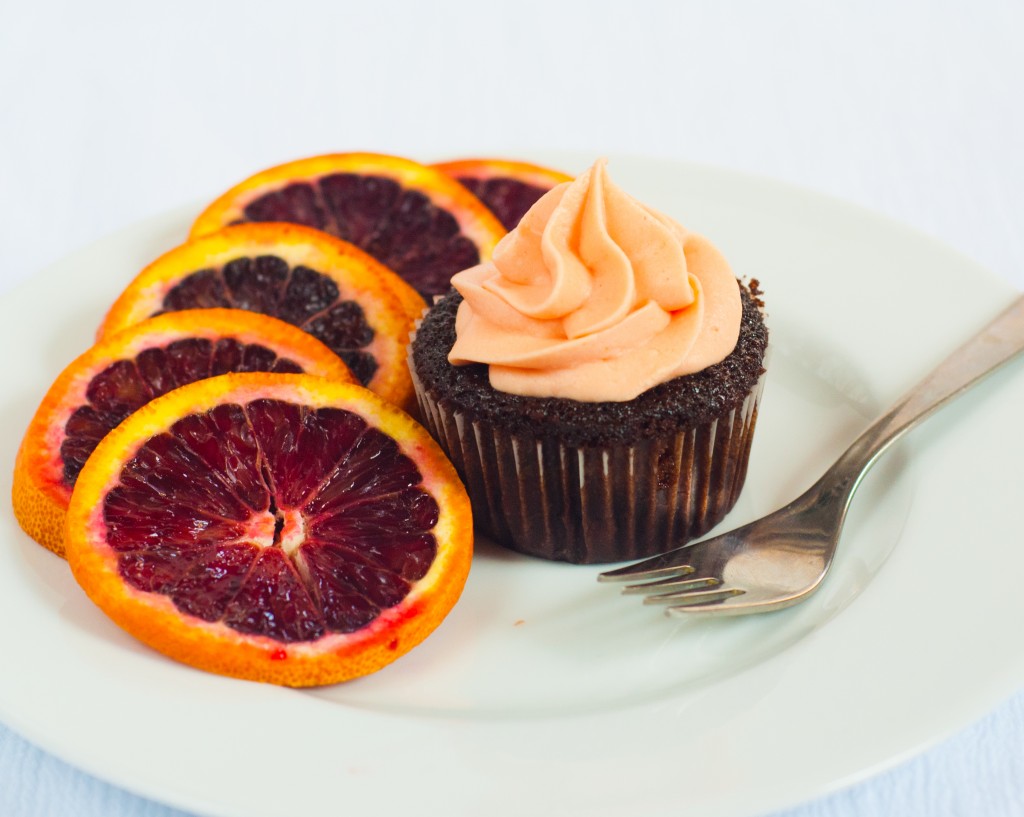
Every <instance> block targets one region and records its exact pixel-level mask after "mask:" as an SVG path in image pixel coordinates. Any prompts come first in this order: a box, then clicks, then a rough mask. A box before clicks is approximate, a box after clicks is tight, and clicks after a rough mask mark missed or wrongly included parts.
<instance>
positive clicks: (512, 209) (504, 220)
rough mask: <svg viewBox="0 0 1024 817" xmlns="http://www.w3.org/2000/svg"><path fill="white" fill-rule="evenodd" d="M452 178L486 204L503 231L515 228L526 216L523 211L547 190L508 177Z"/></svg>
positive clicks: (546, 188) (531, 205)
mask: <svg viewBox="0 0 1024 817" xmlns="http://www.w3.org/2000/svg"><path fill="white" fill-rule="evenodd" d="M455 178H456V181H458V182H459V183H460V184H461V185H462V186H463V187H465V188H466V189H468V190H469V192H470V193H472V194H473V195H474V196H476V197H477V198H478V199H480V201H482V202H483V203H484V204H486V205H487V209H488V210H490V211H491V212H492V213H494V215H496V216H497V217H498V221H500V222H501V226H502V227H504V228H505V229H506V230H513V229H515V227H516V226H517V225H518V224H519V221H520V220H521V219H522V217H523V216H524V215H526V211H527V210H529V209H530V208H531V207H533V205H534V203H535V202H536V201H537V199H539V198H540V197H541V196H543V195H544V194H545V193H547V192H548V190H549V189H550V188H548V187H538V186H537V185H534V184H527V183H526V182H521V181H519V180H518V179H512V178H508V177H497V178H490V179H481V178H476V177H472V176H456V177H455Z"/></svg>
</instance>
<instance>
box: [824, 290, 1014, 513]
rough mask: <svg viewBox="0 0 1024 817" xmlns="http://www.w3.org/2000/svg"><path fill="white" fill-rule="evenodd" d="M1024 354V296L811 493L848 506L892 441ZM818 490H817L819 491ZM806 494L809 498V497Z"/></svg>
mask: <svg viewBox="0 0 1024 817" xmlns="http://www.w3.org/2000/svg"><path fill="white" fill-rule="evenodd" d="M1022 350H1024V296H1021V297H1018V298H1017V300H1015V301H1014V302H1013V303H1012V304H1010V306H1009V307H1008V308H1007V309H1006V310H1004V311H1003V312H1002V313H1001V314H1000V315H999V316H998V317H997V318H995V319H994V320H993V321H992V322H991V323H989V324H988V325H987V326H986V327H985V328H984V329H982V330H981V331H980V332H979V333H978V334H976V335H975V336H974V337H972V338H971V339H970V340H968V341H967V342H966V343H964V344H963V345H962V346H960V347H959V348H958V349H957V350H956V351H955V352H953V353H952V354H951V355H950V356H949V357H947V358H946V359H945V360H944V361H942V363H940V364H939V365H938V366H937V367H936V368H935V369H934V370H933V371H932V372H931V373H930V374H928V375H926V376H925V378H924V379H923V380H921V382H920V383H918V384H917V385H916V386H915V387H914V388H912V389H911V390H910V391H909V392H907V393H906V394H904V395H903V397H901V398H900V399H899V400H898V401H897V402H896V403H895V405H893V406H892V408H890V409H889V411H887V412H886V413H885V414H883V415H882V416H881V417H879V418H878V419H877V420H875V421H874V422H873V423H872V424H871V425H870V426H868V428H867V429H866V430H865V431H864V433H862V434H861V435H860V436H859V437H858V438H857V439H856V440H854V442H853V444H852V445H851V446H850V447H849V448H848V449H847V450H846V452H845V453H844V454H843V455H842V456H841V457H840V458H839V459H838V460H837V461H836V463H835V464H834V465H833V466H832V467H831V468H829V470H828V471H827V472H826V473H825V474H824V476H822V478H821V479H820V480H818V482H817V483H816V485H815V486H814V488H813V489H812V490H811V491H809V492H808V493H817V494H819V499H818V500H817V501H820V494H821V493H825V494H828V495H829V496H830V498H831V499H832V500H833V501H834V500H837V499H841V500H842V502H841V504H842V505H843V506H844V512H845V506H846V505H848V504H849V500H850V498H851V497H852V496H853V493H854V491H855V490H856V489H857V486H858V485H859V484H860V480H861V478H862V477H863V476H864V474H865V473H866V472H867V471H868V469H869V468H870V467H871V466H872V465H873V464H874V463H875V461H876V460H877V459H878V457H879V456H880V455H881V454H882V452H883V451H885V450H886V449H887V448H888V447H889V446H890V445H891V444H892V443H893V442H895V441H896V440H897V439H899V438H900V437H901V436H902V435H903V434H905V433H906V432H908V431H910V429H912V428H914V427H915V426H916V425H917V424H918V423H920V422H921V421H923V420H924V419H926V418H927V417H929V416H931V414H932V413H933V412H934V411H935V410H936V409H938V408H940V407H941V406H943V405H945V404H946V403H948V402H949V401H950V400H952V399H953V398H954V397H958V396H959V395H961V394H963V393H964V392H965V391H967V390H968V389H969V388H971V387H972V386H974V385H975V384H977V383H978V382H979V381H980V380H981V379H982V378H984V377H985V376H986V375H988V374H991V373H992V372H994V371H995V370H996V369H998V368H999V367H1000V366H1001V365H1002V364H1004V363H1006V362H1007V361H1009V360H1010V359H1012V358H1013V357H1015V356H1016V355H1017V354H1018V353H1020V352H1021V351H1022ZM815 489H817V490H815ZM805 496H806V495H805Z"/></svg>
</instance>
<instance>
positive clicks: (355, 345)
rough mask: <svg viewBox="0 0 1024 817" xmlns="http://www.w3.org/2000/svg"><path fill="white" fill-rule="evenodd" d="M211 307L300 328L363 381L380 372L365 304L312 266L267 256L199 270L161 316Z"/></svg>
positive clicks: (171, 295)
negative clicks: (368, 349) (371, 346)
mask: <svg viewBox="0 0 1024 817" xmlns="http://www.w3.org/2000/svg"><path fill="white" fill-rule="evenodd" d="M211 307H229V308H234V309H247V310H249V311H250V312H261V313H263V314H264V315H270V316H272V317H275V318H278V319H280V320H283V321H286V322H288V323H290V324H292V325H293V326H298V327H299V328H300V329H303V330H305V331H306V332H308V333H309V334H311V335H313V337H315V338H316V339H317V340H319V341H321V342H322V343H323V344H324V345H325V346H327V347H328V348H329V349H330V350H331V351H332V352H334V353H335V354H336V355H338V357H340V358H341V359H342V360H344V361H345V363H346V365H347V366H348V367H349V369H351V370H352V374H353V375H355V377H356V378H357V379H358V381H359V382H360V383H362V384H363V385H365V384H367V383H369V382H370V379H371V378H372V377H373V375H374V373H375V372H376V371H377V361H376V360H375V359H374V357H373V356H372V355H371V354H369V353H367V352H365V351H363V349H365V347H367V346H369V344H370V343H371V342H372V341H373V337H374V332H373V329H372V328H371V327H370V325H369V323H367V321H366V315H365V313H364V312H363V308H362V307H361V306H360V305H359V304H357V303H356V302H355V301H348V300H343V299H342V298H341V293H340V291H339V290H338V285H337V284H336V283H335V282H334V281H333V280H331V279H330V278H329V277H328V276H326V275H324V274H323V273H320V272H317V271H316V270H312V269H310V268H309V267H305V266H302V265H299V266H296V267H294V268H291V267H289V266H288V264H287V263H286V262H285V261H284V260H282V259H280V258H278V257H276V256H273V255H263V256H258V257H256V258H237V259H235V260H233V261H229V262H228V263H227V264H225V265H224V266H223V267H222V268H220V269H203V270H197V271H196V272H194V273H192V274H190V275H188V276H186V277H185V278H183V279H182V280H181V281H179V282H178V283H177V284H176V285H175V286H174V287H172V288H171V289H170V290H169V291H168V292H167V294H166V295H165V296H164V300H163V304H162V309H160V310H159V311H158V312H156V313H155V314H157V315H159V314H163V313H165V312H176V311H178V310H182V309H209V308H211Z"/></svg>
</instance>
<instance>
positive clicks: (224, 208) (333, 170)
mask: <svg viewBox="0 0 1024 817" xmlns="http://www.w3.org/2000/svg"><path fill="white" fill-rule="evenodd" d="M242 221H288V222H294V223H297V224H304V225H306V226H309V227H315V228H317V229H319V230H325V231H326V232H328V233H331V234H332V235H335V236H337V237H339V238H342V239H344V240H346V241H350V242H351V243H353V244H355V245H356V246H358V247H360V248H361V249H363V250H365V251H366V252H368V253H369V254H370V255H372V256H373V257H374V258H376V259H377V260H378V261H380V262H382V263H383V264H385V265H386V266H387V267H389V268H390V269H393V270H394V271H395V272H397V273H398V274H399V275H401V276H402V277H403V278H404V279H405V280H406V281H408V282H409V283H410V284H411V285H412V286H413V287H415V289H416V290H417V291H418V292H420V293H421V294H422V295H423V296H424V297H425V298H427V299H428V300H429V299H430V298H431V297H432V296H434V295H439V294H442V293H444V292H447V291H448V282H449V279H450V278H451V276H452V275H453V274H454V273H456V272H458V271H460V270H463V269H466V268H467V267H471V266H473V265H475V264H477V263H479V262H480V261H481V260H485V259H487V258H489V257H490V255H491V251H492V250H493V249H494V245H495V244H497V243H498V241H499V239H500V238H501V237H502V235H504V234H505V230H504V229H503V228H502V226H501V224H499V223H498V221H497V220H496V219H495V217H494V216H493V215H492V214H491V212H490V211H489V210H488V209H487V208H486V207H484V206H483V204H481V202H480V201H479V199H477V198H476V197H475V196H473V195H472V194H470V193H468V192H467V191H466V189H465V188H464V187H462V185H460V184H457V183H454V182H453V180H452V179H451V178H450V177H448V176H447V175H445V174H444V173H442V172H441V171H439V170H436V169H434V168H431V167H426V166H424V165H421V164H418V163H417V162H413V161H411V160H409V159H403V158H400V157H397V156H385V155H382V154H377V153H335V154H329V155H326V156H315V157H313V158H309V159H300V160H298V161H295V162H289V163H287V164H283V165H279V166H277V167H272V168H270V169H269V170H264V171H263V172H261V173H257V174H256V175H255V176H252V177H250V178H248V179H246V180H245V181H243V182H241V183H240V184H238V185H236V186H235V187H233V188H231V189H230V190H228V191H227V192H226V193H224V194H223V195H222V196H221V197H220V198H218V199H217V200H216V201H214V202H213V203H212V204H211V205H210V206H209V207H207V208H206V210H204V211H203V213H202V214H201V215H200V216H199V218H198V219H196V222H195V224H194V225H193V227H192V235H193V236H197V235H204V234H206V233H209V232H212V231H213V230H217V229H220V228H221V227H224V226H226V225H229V224H235V223H238V222H242Z"/></svg>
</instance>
